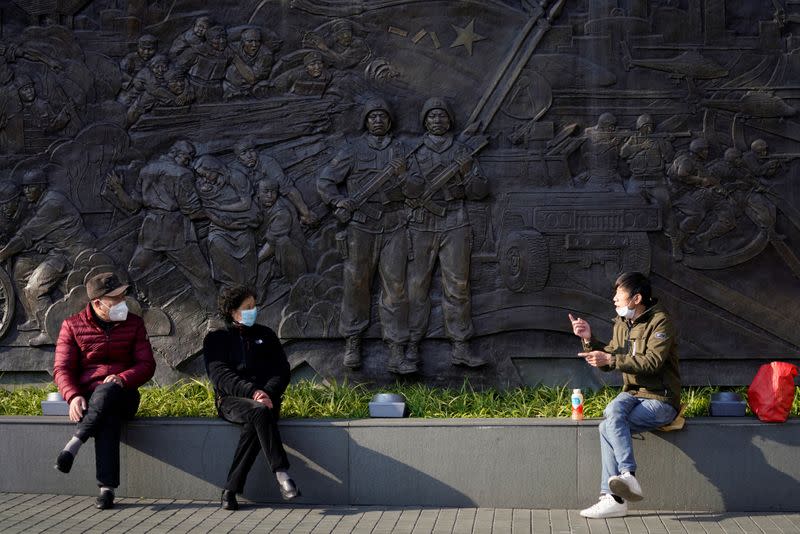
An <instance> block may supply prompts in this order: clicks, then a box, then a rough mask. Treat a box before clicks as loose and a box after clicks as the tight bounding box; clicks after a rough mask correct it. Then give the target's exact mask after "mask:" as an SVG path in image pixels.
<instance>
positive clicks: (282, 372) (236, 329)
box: [203, 286, 300, 510]
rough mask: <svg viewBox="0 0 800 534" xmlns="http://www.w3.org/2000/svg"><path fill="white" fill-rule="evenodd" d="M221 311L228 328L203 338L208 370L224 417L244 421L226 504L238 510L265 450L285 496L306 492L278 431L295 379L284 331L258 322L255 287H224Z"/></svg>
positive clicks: (226, 492)
mask: <svg viewBox="0 0 800 534" xmlns="http://www.w3.org/2000/svg"><path fill="white" fill-rule="evenodd" d="M219 311H220V314H221V315H222V316H223V317H224V318H225V322H226V326H227V328H224V329H221V330H215V331H212V332H209V333H208V334H207V335H206V337H205V339H204V340H203V356H204V359H205V364H206V372H207V373H208V377H209V378H210V379H211V383H212V384H213V385H214V393H215V397H216V405H217V411H218V413H219V415H220V417H222V418H224V419H225V420H227V421H230V422H231V423H236V424H239V425H242V434H241V437H240V438H239V445H238V446H237V447H236V453H235V454H234V456H233V464H231V468H230V471H229V472H228V480H227V482H226V483H225V489H224V491H223V492H222V507H223V508H224V509H226V510H237V509H238V508H239V504H238V503H237V502H236V494H237V493H241V492H242V490H243V489H244V483H245V481H246V480H247V474H248V472H249V471H250V468H251V467H252V465H253V462H254V461H255V459H256V456H258V452H259V450H260V451H263V452H264V457H265V459H266V460H267V464H268V465H269V466H270V468H271V469H272V472H273V473H275V477H276V478H277V479H278V486H279V488H280V490H281V496H282V497H283V498H284V499H285V500H290V499H294V498H295V497H297V496H299V495H300V491H299V490H298V489H297V486H296V485H295V483H294V481H293V480H292V479H291V478H290V477H289V473H288V472H287V469H288V468H289V460H288V458H287V457H286V451H285V450H284V448H283V443H282V442H281V436H280V433H279V432H278V417H279V414H280V407H281V396H282V395H283V392H284V391H285V390H286V386H287V385H288V384H289V362H288V361H287V359H286V354H284V352H283V347H282V346H281V343H280V341H279V340H278V336H276V335H275V332H273V331H272V330H271V329H270V328H267V327H266V326H263V325H260V324H256V323H255V320H256V313H257V311H256V299H255V293H254V291H253V290H251V289H249V288H246V287H243V286H234V287H230V288H225V289H223V290H222V292H221V293H220V296H219Z"/></svg>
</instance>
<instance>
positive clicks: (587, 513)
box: [581, 495, 628, 519]
mask: <svg viewBox="0 0 800 534" xmlns="http://www.w3.org/2000/svg"><path fill="white" fill-rule="evenodd" d="M581 515H582V516H583V517H588V518H589V519H605V518H607V517H625V516H626V515H628V503H627V502H622V503H619V502H617V501H615V500H614V497H612V496H611V495H600V500H599V501H597V503H596V504H595V505H594V506H590V507H589V508H587V509H585V510H581Z"/></svg>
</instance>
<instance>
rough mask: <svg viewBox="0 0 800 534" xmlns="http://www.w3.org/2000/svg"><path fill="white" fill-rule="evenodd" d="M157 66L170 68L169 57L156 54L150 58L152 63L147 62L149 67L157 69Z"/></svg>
mask: <svg viewBox="0 0 800 534" xmlns="http://www.w3.org/2000/svg"><path fill="white" fill-rule="evenodd" d="M156 65H166V66H169V57H167V56H166V55H165V54H156V55H154V56H153V57H151V58H150V61H148V62H147V66H148V67H155V66H156Z"/></svg>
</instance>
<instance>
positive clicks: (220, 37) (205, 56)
mask: <svg viewBox="0 0 800 534" xmlns="http://www.w3.org/2000/svg"><path fill="white" fill-rule="evenodd" d="M235 55H236V54H235V52H234V51H233V50H232V49H231V47H229V46H228V32H227V30H226V29H225V28H224V27H222V26H214V27H213V28H211V29H209V30H208V34H207V41H206V42H205V43H203V44H202V45H201V46H200V47H198V48H187V49H186V50H184V51H183V53H181V55H180V56H178V58H177V59H176V60H175V62H176V63H177V64H178V65H179V66H180V68H181V69H182V70H183V71H184V72H186V73H188V75H189V83H191V84H192V85H193V86H194V89H195V94H196V95H197V100H198V101H200V102H209V101H213V100H219V99H220V98H221V97H222V80H223V79H224V78H225V71H226V70H227V69H228V65H230V64H231V62H232V61H233V59H234V56H235Z"/></svg>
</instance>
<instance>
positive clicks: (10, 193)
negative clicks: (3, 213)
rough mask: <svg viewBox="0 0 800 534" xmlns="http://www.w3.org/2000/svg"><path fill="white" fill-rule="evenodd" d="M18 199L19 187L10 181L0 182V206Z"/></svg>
mask: <svg viewBox="0 0 800 534" xmlns="http://www.w3.org/2000/svg"><path fill="white" fill-rule="evenodd" d="M16 198H19V186H17V184H15V183H14V182H13V181H11V180H2V181H0V204H5V203H6V202H11V201H12V200H14V199H16Z"/></svg>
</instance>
